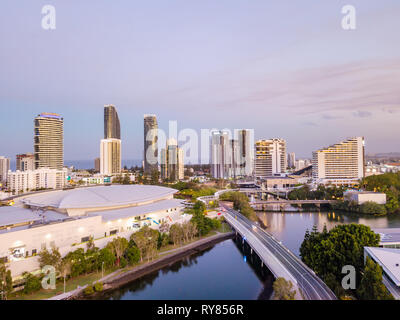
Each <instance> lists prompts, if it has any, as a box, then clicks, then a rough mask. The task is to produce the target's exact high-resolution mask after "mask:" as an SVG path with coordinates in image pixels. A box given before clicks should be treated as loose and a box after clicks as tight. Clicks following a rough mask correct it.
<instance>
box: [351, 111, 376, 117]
mask: <svg viewBox="0 0 400 320" xmlns="http://www.w3.org/2000/svg"><path fill="white" fill-rule="evenodd" d="M353 116H354V117H356V118H368V117H370V116H372V113H371V112H368V111H360V110H358V111H356V112H353Z"/></svg>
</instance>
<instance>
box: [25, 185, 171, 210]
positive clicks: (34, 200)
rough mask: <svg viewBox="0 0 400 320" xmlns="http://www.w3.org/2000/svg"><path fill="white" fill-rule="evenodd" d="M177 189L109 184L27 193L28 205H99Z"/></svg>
mask: <svg viewBox="0 0 400 320" xmlns="http://www.w3.org/2000/svg"><path fill="white" fill-rule="evenodd" d="M176 192H177V190H175V189H171V188H166V187H159V186H151V185H112V186H98V187H89V188H77V189H73V190H65V191H55V192H54V191H53V192H46V193H42V194H40V195H34V196H28V197H26V198H24V199H23V202H24V203H25V204H27V205H30V206H37V207H53V208H59V209H80V208H101V207H116V206H124V205H135V204H141V203H144V202H152V201H157V200H161V199H164V198H166V197H168V196H172V195H173V194H174V193H176Z"/></svg>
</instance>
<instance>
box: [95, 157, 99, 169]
mask: <svg viewBox="0 0 400 320" xmlns="http://www.w3.org/2000/svg"><path fill="white" fill-rule="evenodd" d="M94 170H95V171H96V172H100V158H96V159H94Z"/></svg>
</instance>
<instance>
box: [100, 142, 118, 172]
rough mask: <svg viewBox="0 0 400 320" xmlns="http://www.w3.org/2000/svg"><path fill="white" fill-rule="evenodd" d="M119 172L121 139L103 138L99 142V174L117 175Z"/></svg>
mask: <svg viewBox="0 0 400 320" xmlns="http://www.w3.org/2000/svg"><path fill="white" fill-rule="evenodd" d="M120 173H121V140H119V139H103V140H101V142H100V174H102V175H108V176H112V175H117V174H120Z"/></svg>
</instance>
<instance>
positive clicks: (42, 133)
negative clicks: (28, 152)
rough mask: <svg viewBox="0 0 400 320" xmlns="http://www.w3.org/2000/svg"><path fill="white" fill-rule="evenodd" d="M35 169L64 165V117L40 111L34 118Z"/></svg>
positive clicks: (55, 167)
mask: <svg viewBox="0 0 400 320" xmlns="http://www.w3.org/2000/svg"><path fill="white" fill-rule="evenodd" d="M34 150H35V153H34V154H35V169H41V168H50V169H57V170H62V169H63V167H64V119H63V118H62V117H61V116H60V115H59V114H55V113H41V114H40V115H38V116H37V117H36V118H35V134H34Z"/></svg>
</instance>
